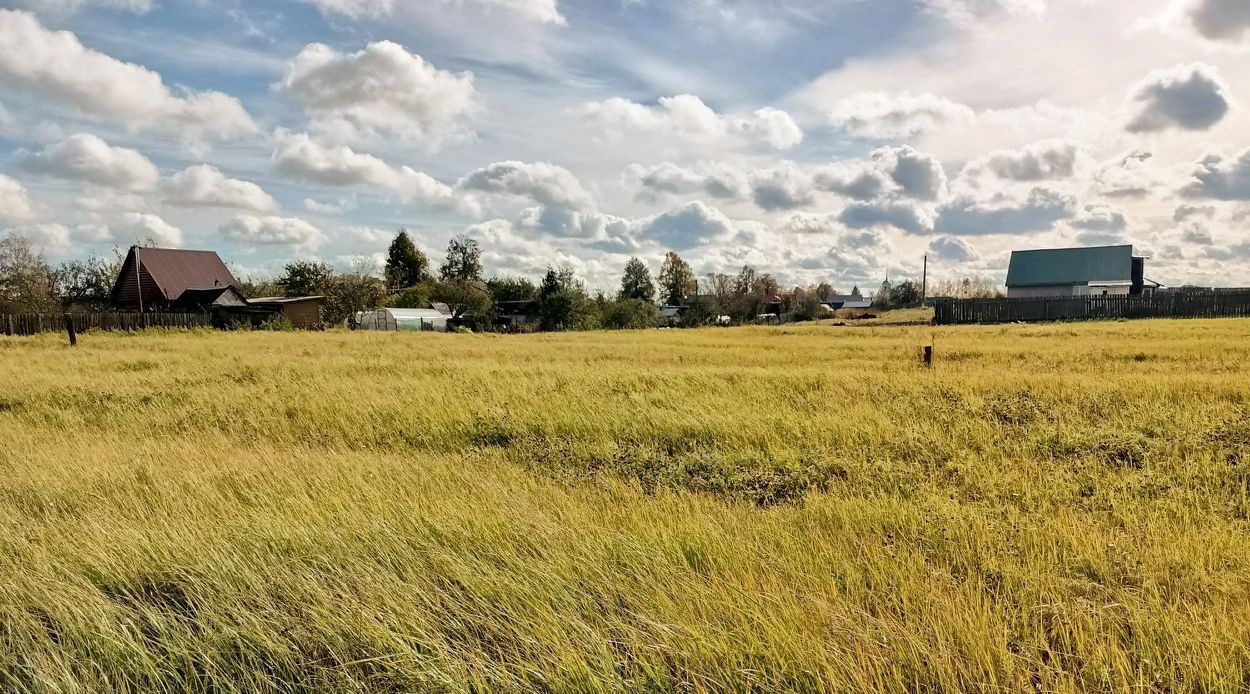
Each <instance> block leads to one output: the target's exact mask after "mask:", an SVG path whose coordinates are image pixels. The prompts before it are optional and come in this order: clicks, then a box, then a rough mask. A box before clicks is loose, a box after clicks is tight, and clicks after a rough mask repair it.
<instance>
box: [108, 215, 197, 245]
mask: <svg viewBox="0 0 1250 694" xmlns="http://www.w3.org/2000/svg"><path fill="white" fill-rule="evenodd" d="M111 228H112V232H113V234H112V236H113V238H114V239H116V240H118V241H133V242H135V243H146V242H147V241H151V242H153V243H155V244H156V245H157V246H161V247H164V248H181V247H182V243H183V241H182V230H181V229H179V228H178V227H176V226H174V225H172V224H170V223H168V222H166V221H165V220H164V219H161V218H160V217H158V216H157V215H154V214H144V213H141V212H128V213H126V214H125V215H123V216H122V218H121V222H120V223H119V224H115V225H112V227H111Z"/></svg>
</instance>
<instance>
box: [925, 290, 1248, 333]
mask: <svg viewBox="0 0 1250 694" xmlns="http://www.w3.org/2000/svg"><path fill="white" fill-rule="evenodd" d="M933 316H934V317H933V320H934V322H935V323H938V324H939V325H955V324H960V323H1016V322H1039V321H1053V320H1096V319H1115V318H1238V317H1246V316H1250V290H1237V291H1216V292H1202V293H1192V294H1190V293H1178V292H1158V293H1155V294H1153V295H1151V296H1081V297H1070V298H1069V297H1049V298H1036V299H1034V298H1029V299H937V300H935V302H934V314H933Z"/></svg>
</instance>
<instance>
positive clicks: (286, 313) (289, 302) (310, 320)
mask: <svg viewBox="0 0 1250 694" xmlns="http://www.w3.org/2000/svg"><path fill="white" fill-rule="evenodd" d="M250 303H251V304H252V305H253V306H259V307H261V308H264V309H268V310H269V311H272V312H273V313H280V314H281V315H282V316H283V317H284V318H286V319H287V320H288V321H290V322H291V325H293V326H295V327H297V328H300V329H301V330H318V329H320V328H322V327H324V323H323V322H322V320H321V310H322V308H324V307H325V303H326V298H325V297H324V296H263V297H260V298H256V299H251V300H250Z"/></svg>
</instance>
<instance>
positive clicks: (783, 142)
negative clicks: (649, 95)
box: [581, 94, 803, 150]
mask: <svg viewBox="0 0 1250 694" xmlns="http://www.w3.org/2000/svg"><path fill="white" fill-rule="evenodd" d="M581 113H582V115H583V116H584V117H585V118H587V119H589V120H590V121H591V122H594V123H596V124H598V125H601V126H603V127H605V128H607V129H609V130H611V131H613V132H618V133H620V132H629V131H633V132H654V133H659V134H661V135H665V136H668V137H687V138H697V139H703V140H714V139H718V138H726V137H730V136H737V137H741V138H745V139H746V140H748V141H753V142H761V143H763V144H766V145H768V146H769V147H772V148H773V149H778V150H786V149H791V148H793V147H795V146H797V145H798V144H799V143H800V142H802V141H803V130H802V129H801V128H800V127H799V125H798V123H796V122H795V121H794V118H792V117H791V116H790V114H789V113H786V112H785V111H781V110H778V109H774V108H762V109H759V110H757V111H755V112H754V113H753V114H751V115H750V116H749V117H740V116H732V115H723V114H720V113H717V112H716V110H715V109H713V108H712V107H711V106H708V105H707V104H705V103H704V102H703V100H702V99H700V98H699V97H697V96H694V95H693V94H678V95H676V96H669V97H662V98H660V100H659V103H658V104H657V105H655V106H648V105H646V104H640V103H636V102H633V101H630V100H628V99H622V98H619V97H616V98H612V99H606V100H604V101H596V102H593V103H590V104H587V105H585V106H584V107H582V109H581Z"/></svg>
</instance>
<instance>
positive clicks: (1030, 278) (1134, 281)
mask: <svg viewBox="0 0 1250 694" xmlns="http://www.w3.org/2000/svg"><path fill="white" fill-rule="evenodd" d="M1145 271H1146V258H1145V257H1143V256H1135V255H1133V247H1132V246H1093V247H1088V248H1045V249H1039V250H1031V251H1013V252H1012V254H1011V265H1010V266H1009V267H1008V269H1007V296H1008V297H1009V298H1013V299H1014V298H1030V297H1064V296H1069V297H1070V296H1141V295H1142V294H1143V293H1146V292H1147V291H1149V290H1152V289H1154V288H1155V287H1158V286H1159V285H1158V284H1157V283H1155V282H1151V281H1149V280H1147V279H1146V277H1145Z"/></svg>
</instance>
